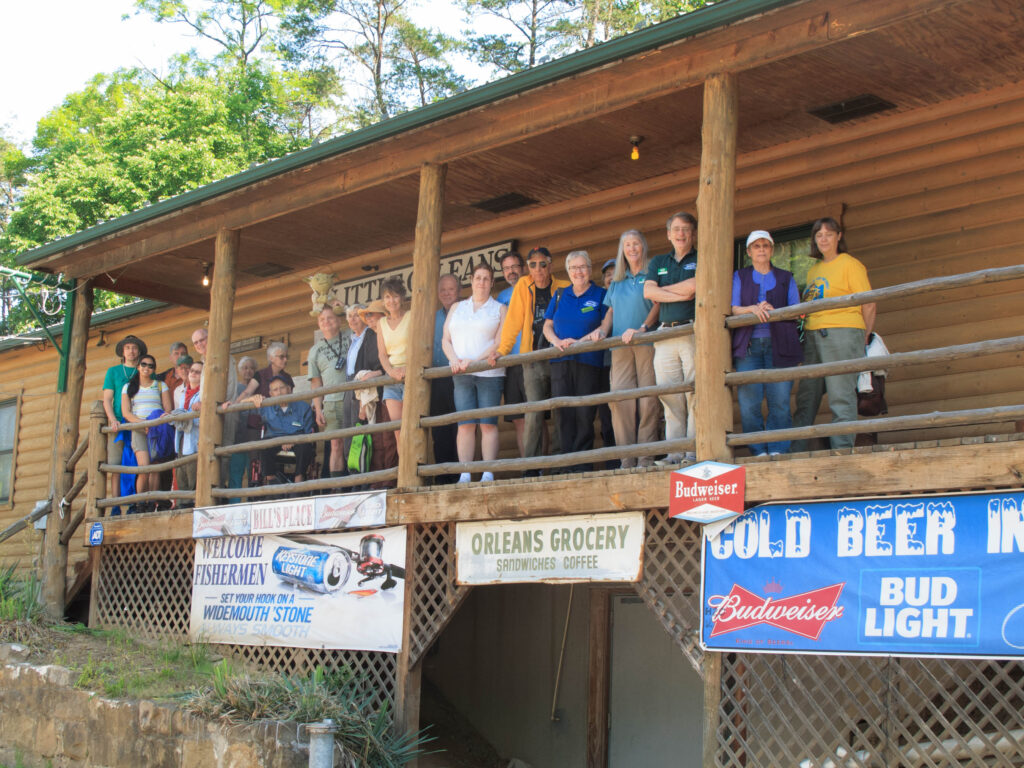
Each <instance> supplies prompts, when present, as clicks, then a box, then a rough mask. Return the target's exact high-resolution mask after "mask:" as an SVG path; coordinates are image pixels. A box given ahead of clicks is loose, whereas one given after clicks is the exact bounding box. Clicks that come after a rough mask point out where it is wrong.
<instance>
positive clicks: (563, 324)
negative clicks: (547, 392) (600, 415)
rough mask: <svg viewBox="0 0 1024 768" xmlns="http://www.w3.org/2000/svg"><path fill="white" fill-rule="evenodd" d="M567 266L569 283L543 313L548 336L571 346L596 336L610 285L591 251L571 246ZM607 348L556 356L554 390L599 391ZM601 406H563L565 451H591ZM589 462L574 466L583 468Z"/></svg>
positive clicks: (561, 419) (562, 393)
mask: <svg viewBox="0 0 1024 768" xmlns="http://www.w3.org/2000/svg"><path fill="white" fill-rule="evenodd" d="M565 271H566V272H568V273H569V281H570V285H569V286H567V287H565V288H559V289H558V290H557V291H556V292H555V294H554V296H552V297H551V301H550V302H549V303H548V308H547V311H546V312H545V313H544V337H545V338H546V339H547V340H548V341H549V342H551V345H552V346H553V347H557V348H558V349H561V350H563V351H564V350H567V349H568V348H569V347H571V346H572V345H573V344H575V343H576V342H578V341H582V340H584V338H585V337H587V336H591V337H592V334H593V333H594V331H596V330H597V329H598V328H599V327H600V325H601V320H602V319H603V318H604V314H605V311H606V310H607V307H605V306H604V295H605V290H604V288H601V287H599V286H597V285H595V284H594V282H593V281H592V280H591V279H590V272H591V263H590V254H588V253H587V252H586V251H572V252H571V253H570V254H569V255H568V256H566V257H565ZM603 357H604V352H583V353H581V354H577V355H566V356H563V357H559V358H556V359H554V360H552V361H551V395H552V396H553V397H565V396H569V395H575V396H582V395H592V394H596V393H597V392H599V391H600V383H601V367H602V363H603V360H602V358H603ZM596 409H597V406H594V405H584V406H576V407H574V408H560V409H559V410H558V414H557V415H558V420H559V421H558V424H559V430H560V431H559V434H560V436H561V443H562V453H576V452H577V451H588V450H590V449H591V448H593V447H594V414H595V411H596ZM589 469H591V467H590V465H580V466H577V467H575V469H574V470H573V471H577V472H583V471H588V470H589Z"/></svg>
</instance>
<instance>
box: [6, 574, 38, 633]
mask: <svg viewBox="0 0 1024 768" xmlns="http://www.w3.org/2000/svg"><path fill="white" fill-rule="evenodd" d="M16 567H17V564H14V565H11V566H10V567H8V568H6V569H4V570H0V621H35V620H36V619H38V618H39V616H40V615H42V612H43V605H42V603H41V602H40V601H39V579H38V578H36V574H35V572H34V571H33V572H32V574H31V575H30V576H29V577H28V578H27V579H18V578H15V576H14V571H15V568H16Z"/></svg>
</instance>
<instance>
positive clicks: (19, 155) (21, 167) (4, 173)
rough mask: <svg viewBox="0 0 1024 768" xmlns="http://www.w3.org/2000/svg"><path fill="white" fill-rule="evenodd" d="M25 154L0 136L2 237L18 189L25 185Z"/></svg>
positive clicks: (0, 224)
mask: <svg viewBox="0 0 1024 768" xmlns="http://www.w3.org/2000/svg"><path fill="white" fill-rule="evenodd" d="M27 162H28V161H27V159H26V158H25V153H24V152H22V151H21V149H20V148H19V147H18V146H17V145H16V144H15V143H14V142H12V141H10V140H9V139H7V138H5V137H4V136H3V134H0V236H3V233H4V231H6V229H7V222H8V221H10V219H11V212H12V211H13V210H14V204H15V202H16V200H17V195H18V188H19V187H20V186H21V185H23V184H24V183H25V165H26V164H27Z"/></svg>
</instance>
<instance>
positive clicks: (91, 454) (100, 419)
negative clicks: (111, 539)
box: [85, 400, 107, 515]
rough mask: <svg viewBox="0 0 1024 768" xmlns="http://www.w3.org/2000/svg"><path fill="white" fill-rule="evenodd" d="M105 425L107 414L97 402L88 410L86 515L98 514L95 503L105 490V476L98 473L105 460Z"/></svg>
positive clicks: (99, 401)
mask: <svg viewBox="0 0 1024 768" xmlns="http://www.w3.org/2000/svg"><path fill="white" fill-rule="evenodd" d="M106 424H107V414H106V411H104V410H103V401H101V400H97V401H96V402H94V403H93V404H92V408H91V409H89V451H88V453H87V454H86V456H87V459H86V461H87V462H88V464H87V465H86V468H85V471H86V472H88V473H89V482H88V484H87V485H86V487H85V491H86V496H85V508H86V510H87V512H86V514H87V515H95V514H98V512H97V510H98V509H99V507H98V506H97V505H96V503H97V502H98V501H99V500H100V499H102V498H103V495H104V493H105V492H106V489H107V481H106V476H105V475H104V474H103V472H102V471H100V464H103V463H104V462H106V460H107V436H106V435H105V434H103V427H104V426H106Z"/></svg>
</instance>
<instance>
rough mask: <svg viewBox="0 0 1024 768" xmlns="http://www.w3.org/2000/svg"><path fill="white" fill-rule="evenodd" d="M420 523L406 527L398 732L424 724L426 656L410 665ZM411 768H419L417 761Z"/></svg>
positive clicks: (412, 730)
mask: <svg viewBox="0 0 1024 768" xmlns="http://www.w3.org/2000/svg"><path fill="white" fill-rule="evenodd" d="M416 532H417V529H416V526H415V525H409V526H407V527H406V539H405V602H404V604H403V606H402V649H401V650H400V651H399V652H398V659H397V669H396V670H395V721H394V729H395V733H397V734H403V733H415V732H416V731H418V730H419V727H420V681H421V672H422V669H423V664H422V662H423V660H422V659H420V660H419V661H417V662H416V663H415V664H412V665H410V664H409V661H410V660H411V658H412V638H413V634H414V633H415V631H416V630H415V627H413V623H412V607H413V601H414V600H415V599H416V588H417V586H418V582H419V579H418V576H419V574H418V573H417V572H416V567H417V566H416ZM410 768H416V764H415V762H413V763H411V764H410Z"/></svg>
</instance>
